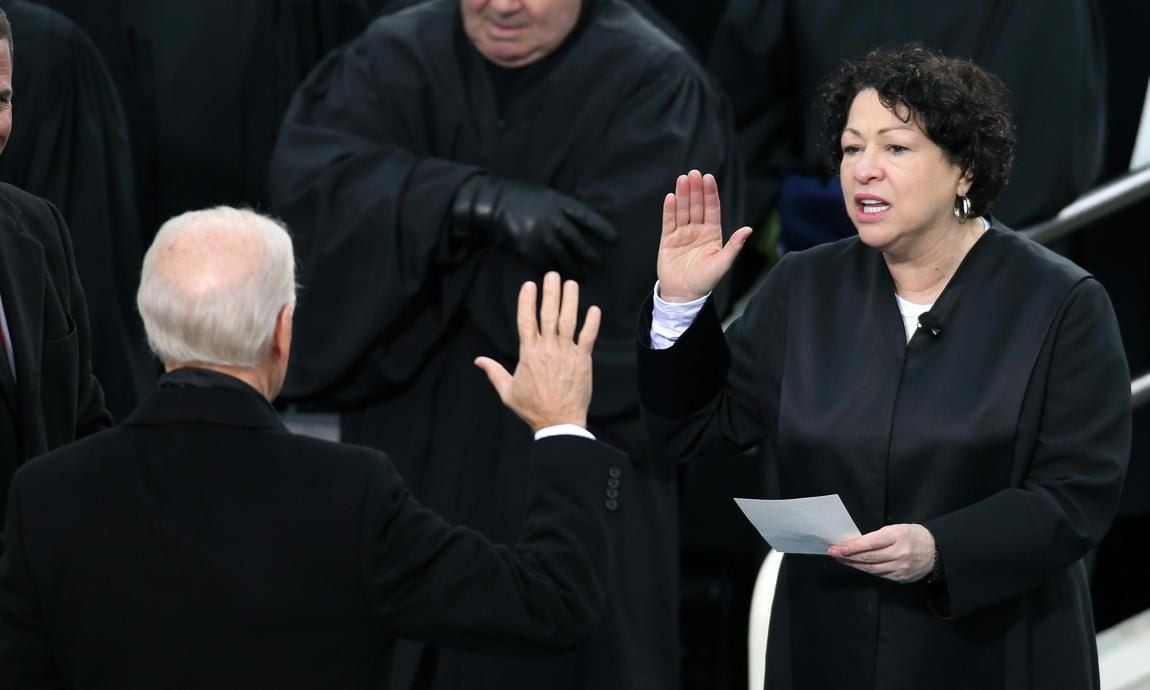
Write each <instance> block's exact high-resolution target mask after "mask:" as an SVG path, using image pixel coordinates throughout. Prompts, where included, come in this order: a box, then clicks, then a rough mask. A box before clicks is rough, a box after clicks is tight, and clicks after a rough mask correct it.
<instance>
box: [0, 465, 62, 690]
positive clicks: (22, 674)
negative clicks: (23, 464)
mask: <svg viewBox="0 0 1150 690" xmlns="http://www.w3.org/2000/svg"><path fill="white" fill-rule="evenodd" d="M20 486H21V482H20V474H19V473H17V475H16V477H15V478H14V479H13V481H12V485H11V487H10V489H9V498H8V511H7V519H6V522H5V527H4V531H5V539H4V540H3V541H0V687H4V688H37V689H43V690H47V689H48V688H62V687H63V685H62V684H61V683H60V681H59V679H58V678H57V677H56V675H55V670H54V668H53V665H52V660H51V654H50V651H49V648H48V635H47V631H46V627H45V621H44V610H43V607H42V605H41V602H40V599H39V594H38V592H37V587H36V582H35V580H34V578H33V575H32V570H31V567H30V565H29V563H28V558H27V554H26V553H25V543H24V535H23V520H22V517H21V513H22V511H21V500H20ZM5 542H6V543H5Z"/></svg>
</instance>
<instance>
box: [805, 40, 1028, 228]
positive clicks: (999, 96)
mask: <svg viewBox="0 0 1150 690" xmlns="http://www.w3.org/2000/svg"><path fill="white" fill-rule="evenodd" d="M866 89H874V90H875V91H877V92H878V95H879V101H880V102H881V103H882V104H883V105H884V106H886V107H887V108H891V109H893V111H894V112H895V113H896V114H898V116H899V117H900V119H903V120H904V121H906V122H909V121H910V120H912V119H913V120H914V121H915V123H916V124H917V125H918V126H919V127H920V128H922V130H923V132H925V133H926V136H927V137H929V138H930V140H931V141H933V142H934V143H935V144H937V145H938V146H939V147H940V148H941V149H942V150H943V151H944V152H945V154H946V156H947V159H948V160H950V162H951V163H954V164H955V165H957V166H959V167H960V168H962V170H963V172H968V173H970V174H971V176H972V178H973V182H972V184H971V188H970V191H969V192H968V193H967V196H968V197H969V198H970V204H971V213H972V215H983V214H985V213H987V212H988V211H989V210H990V209H991V208H993V207H994V203H995V201H997V199H998V194H999V192H1001V191H1002V187H1003V185H1005V184H1006V178H1007V176H1008V174H1009V173H1010V164H1011V162H1012V161H1013V159H1014V145H1015V129H1014V120H1013V118H1012V117H1011V114H1010V106H1009V103H1008V99H1007V92H1006V87H1005V86H1003V84H1002V82H1001V81H999V80H998V78H997V77H994V76H992V75H990V74H988V73H986V72H984V71H983V70H982V69H981V68H979V67H978V66H977V65H975V64H974V63H973V62H969V61H967V60H959V59H956V58H949V57H946V56H944V55H941V54H939V53H936V52H934V51H932V50H930V49H928V48H926V47H924V46H922V45H919V44H913V43H912V44H909V45H906V46H903V47H901V48H894V49H879V50H873V51H871V52H869V53H867V54H866V55H865V56H863V57H862V58H861V59H859V60H855V61H853V62H848V63H845V64H843V65H842V66H841V67H840V68H839V69H838V71H836V72H835V73H834V74H833V75H832V76H831V77H830V79H828V80H827V82H826V83H825V84H824V86H823V88H822V91H821V93H820V97H819V104H820V106H821V111H822V116H823V132H822V139H823V142H824V144H825V145H826V147H827V149H828V151H829V153H830V158H831V163H832V164H833V166H834V169H835V171H836V172H837V170H838V166H839V164H840V163H841V162H842V157H843V154H842V149H841V146H840V143H839V142H840V139H841V137H842V132H843V128H844V127H845V126H846V121H847V114H848V113H849V112H850V108H851V104H852V103H853V102H854V99H855V96H857V95H858V94H859V92H861V91H865V90H866ZM903 107H905V108H906V113H905V118H904V117H903Z"/></svg>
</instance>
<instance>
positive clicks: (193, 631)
mask: <svg viewBox="0 0 1150 690" xmlns="http://www.w3.org/2000/svg"><path fill="white" fill-rule="evenodd" d="M194 373H195V372H189V371H188V370H177V371H176V372H174V374H172V375H169V377H167V379H166V380H167V381H168V383H172V382H173V381H172V379H173V378H175V377H183V378H181V379H180V380H181V381H182V382H183V384H195V385H179V386H169V385H165V386H163V387H161V388H160V390H158V391H156V392H155V393H154V394H153V395H152V396H151V397H150V398H149V399H147V400H146V401H145V402H144V404H142V405H141V406H140V407H139V408H138V409H137V410H136V411H135V412H133V413H132V415H131V416H130V417H129V418H128V419H127V420H126V421H125V422H124V424H122V425H121V426H119V427H116V428H115V429H111V430H108V431H105V432H103V433H100V434H96V435H94V436H91V437H89V438H86V439H84V440H82V441H80V442H78V443H75V444H72V445H70V446H68V447H66V448H63V449H60V450H58V451H55V452H53V453H50V454H48V455H45V456H42V457H40V458H38V459H36V460H35V461H33V462H31V463H29V464H28V465H26V466H25V467H23V468H21V470H20V471H19V472H17V474H16V477H15V479H14V480H13V482H12V499H11V502H10V504H9V506H8V515H9V523H8V525H7V533H8V539H9V542H10V548H9V550H8V552H7V553H6V554H5V555H4V557H3V559H0V687H4V688H32V687H35V688H41V687H44V688H46V687H53V688H55V687H67V688H74V689H75V690H84V689H93V688H117V689H121V690H129V689H132V688H140V689H143V688H166V689H169V690H179V689H181V688H186V689H188V690H192V689H200V688H218V689H219V690H240V689H243V690H255V689H257V688H267V689H269V690H270V689H271V688H309V689H319V688H331V689H332V690H336V689H339V690H351V689H355V688H362V689H364V690H368V689H372V690H378V689H379V688H386V687H388V682H387V677H388V668H389V663H390V658H391V654H390V651H391V645H392V642H393V640H394V638H395V637H398V636H408V637H417V638H422V639H428V640H433V641H435V642H438V643H441V644H444V645H448V646H462V647H466V648H470V649H478V650H483V651H486V652H491V653H500V652H501V653H511V652H518V653H524V652H528V651H530V652H536V653H539V652H547V651H552V652H553V651H557V650H562V649H565V648H569V647H570V646H572V645H574V644H575V643H577V642H578V641H579V640H580V639H582V638H583V637H585V636H586V635H587V633H588V631H590V630H591V628H592V625H593V623H594V621H595V620H596V618H597V617H598V615H599V614H600V613H601V611H602V604H603V600H604V596H605V592H604V579H605V572H606V570H607V568H608V559H609V553H610V545H611V542H612V540H613V539H614V532H615V529H614V528H615V525H616V524H617V523H618V519H617V515H618V513H617V512H615V511H611V510H608V509H607V508H606V507H605V506H604V504H603V500H602V495H603V490H604V487H605V486H606V484H607V482H608V481H609V480H613V479H614V480H619V481H620V482H621V483H622V484H623V485H625V484H626V480H627V474H628V468H627V461H626V458H625V457H624V456H623V454H622V453H620V452H618V451H615V450H614V449H612V448H610V447H608V446H606V445H605V444H602V443H596V442H593V441H590V440H587V439H582V438H576V437H572V436H564V437H557V438H548V439H544V440H542V441H538V442H536V443H534V444H533V445H532V451H531V456H532V478H531V482H530V487H529V489H528V493H529V496H528V498H527V499H526V501H527V503H528V505H529V509H528V512H527V517H526V520H525V522H524V525H523V529H522V531H521V533H520V534H519V535H517V536H518V540H517V543H515V544H514V545H513V546H502V545H494V544H492V543H490V542H489V541H488V540H487V539H485V538H484V537H483V536H481V535H479V534H478V533H476V532H474V531H473V530H470V529H467V528H466V527H460V526H451V525H448V524H447V523H445V522H444V521H443V520H442V519H441V518H440V517H439V516H437V515H436V514H435V513H433V512H432V511H431V510H429V509H427V508H425V507H423V506H421V505H420V504H419V502H418V501H416V500H415V499H414V498H413V497H412V495H411V493H410V492H409V491H408V490H407V488H406V486H405V485H404V483H403V481H402V479H401V478H400V476H399V474H398V472H397V471H396V468H395V466H394V465H393V464H392V463H391V461H390V460H389V459H388V458H387V457H386V456H385V455H384V454H383V453H380V452H378V451H374V450H369V449H366V448H361V447H357V446H351V445H340V444H335V443H330V442H326V441H320V440H318V439H312V438H307V437H303V436H296V435H293V434H291V433H289V432H288V430H287V429H286V428H285V427H284V425H283V424H282V423H281V422H280V419H279V417H278V416H277V415H276V412H275V410H273V409H272V407H271V406H270V405H269V404H268V403H267V401H266V400H264V399H263V398H262V397H261V396H260V395H259V394H258V393H257V392H256V391H255V390H254V389H252V388H250V387H248V386H246V384H243V383H241V382H239V381H238V380H236V379H231V378H230V377H226V376H223V375H222V374H215V373H211V372H199V374H200V375H199V376H195V377H194V378H192V377H191V374H194ZM523 433H524V434H525V435H527V436H530V432H529V431H527V430H523Z"/></svg>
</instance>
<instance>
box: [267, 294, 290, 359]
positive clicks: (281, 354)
mask: <svg viewBox="0 0 1150 690" xmlns="http://www.w3.org/2000/svg"><path fill="white" fill-rule="evenodd" d="M294 316H295V305H294V304H285V305H283V307H282V308H280V313H279V314H277V315H276V327H275V330H274V331H273V332H272V355H273V356H274V357H275V359H276V360H286V359H287V358H288V356H289V355H290V354H291V328H292V318H293V317H294Z"/></svg>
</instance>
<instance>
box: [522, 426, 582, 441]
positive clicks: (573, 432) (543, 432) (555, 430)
mask: <svg viewBox="0 0 1150 690" xmlns="http://www.w3.org/2000/svg"><path fill="white" fill-rule="evenodd" d="M550 436H580V437H582V438H589V439H591V440H592V441H594V440H595V434H592V433H591V432H590V431H587V430H586V429H584V428H583V427H581V426H579V425H578V424H555V425H553V426H545V427H543V428H542V429H540V430H539V431H536V432H535V440H536V441H542V440H543V439H545V438H548V437H550Z"/></svg>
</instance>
